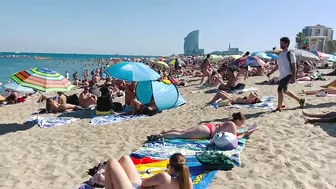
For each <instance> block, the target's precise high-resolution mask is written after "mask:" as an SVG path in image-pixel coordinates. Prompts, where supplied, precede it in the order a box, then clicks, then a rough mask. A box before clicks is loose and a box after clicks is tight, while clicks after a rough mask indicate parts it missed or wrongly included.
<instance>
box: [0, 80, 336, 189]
mask: <svg viewBox="0 0 336 189" xmlns="http://www.w3.org/2000/svg"><path fill="white" fill-rule="evenodd" d="M327 78H330V79H333V78H331V77H327ZM196 79H197V80H196ZM265 79H267V78H266V77H251V78H249V79H248V80H247V83H246V85H247V87H255V88H258V91H259V92H260V94H261V95H273V96H276V86H274V85H273V86H272V85H256V84H255V83H256V82H261V81H264V80H265ZM190 80H194V81H192V82H190V83H189V86H187V87H184V88H180V89H179V90H180V93H181V94H182V95H183V97H184V98H185V99H186V101H187V104H186V105H184V106H182V107H179V108H176V109H171V110H167V111H164V112H162V113H161V114H158V115H155V116H153V117H147V118H142V119H138V120H134V121H125V122H122V123H115V124H110V125H104V126H97V127H92V126H90V125H89V122H90V118H89V115H88V113H83V112H74V113H69V116H73V117H79V118H82V119H81V120H80V121H77V122H74V123H71V124H69V125H66V126H59V127H54V128H51V129H41V128H39V127H38V126H33V127H32V126H28V125H23V122H24V121H25V120H26V119H28V118H29V117H31V113H32V112H35V111H36V110H37V109H39V108H43V106H44V105H45V104H37V103H35V101H36V99H30V100H29V101H27V102H25V103H23V104H18V105H9V106H3V107H0V116H1V117H0V143H1V147H0V155H1V161H0V188H3V189H10V188H15V189H21V188H22V189H23V188H24V189H27V188H31V189H40V188H41V189H45V188H50V189H51V188H52V189H61V188H62V189H63V188H64V189H66V188H73V187H76V186H79V185H80V184H81V183H82V182H84V181H86V180H87V179H88V178H89V176H88V175H87V174H86V171H87V170H88V169H89V168H91V167H93V166H94V165H96V164H97V163H99V162H101V161H104V160H107V159H108V158H110V157H113V158H118V157H120V156H122V155H125V154H130V153H131V152H132V151H133V150H135V149H137V148H138V147H140V146H141V144H142V143H143V142H144V141H145V139H146V136H148V135H150V134H156V133H158V132H159V131H161V130H163V129H169V128H185V127H192V126H196V125H199V124H201V123H206V122H211V123H219V122H222V121H224V120H225V119H227V118H229V117H230V116H231V114H232V113H233V112H237V111H242V112H243V113H245V115H246V117H247V118H248V119H247V123H250V124H251V123H253V122H256V123H257V124H258V127H259V130H258V131H257V132H255V133H254V134H253V135H252V136H251V138H250V139H249V140H248V141H247V144H246V147H245V149H244V151H243V152H242V163H243V165H242V167H239V168H237V167H236V168H234V169H233V170H232V171H220V172H219V173H217V174H216V177H215V179H214V180H213V182H212V183H211V184H210V187H209V188H210V189H217V188H218V189H219V188H255V189H262V188H285V189H288V188H295V189H296V188H300V189H301V188H318V189H319V188H320V189H333V188H336V169H335V167H336V138H335V137H336V124H335V123H325V124H315V125H312V124H304V119H303V118H302V117H301V115H302V109H300V108H298V106H299V105H298V103H297V102H295V101H294V100H292V99H289V98H287V97H285V104H286V107H287V109H286V110H285V111H284V112H280V113H271V114H267V113H266V110H260V109H227V108H218V109H214V108H210V107H206V106H205V103H206V102H208V101H209V100H210V99H211V98H212V97H213V96H214V93H212V94H207V93H205V92H202V91H201V92H200V93H192V91H197V90H200V89H199V88H198V84H199V78H190ZM327 82H329V81H314V82H313V87H305V84H296V85H291V86H290V89H291V90H293V91H294V92H296V93H298V92H301V90H302V89H304V90H310V89H319V86H320V85H322V84H326V83H327ZM203 90H208V89H203ZM234 95H235V96H237V94H234ZM304 97H305V98H306V107H305V111H307V112H310V113H319V112H322V111H332V110H336V108H335V107H334V105H335V99H336V97H315V96H304ZM275 103H276V102H275ZM43 116H46V115H43ZM47 116H58V114H54V115H47Z"/></svg>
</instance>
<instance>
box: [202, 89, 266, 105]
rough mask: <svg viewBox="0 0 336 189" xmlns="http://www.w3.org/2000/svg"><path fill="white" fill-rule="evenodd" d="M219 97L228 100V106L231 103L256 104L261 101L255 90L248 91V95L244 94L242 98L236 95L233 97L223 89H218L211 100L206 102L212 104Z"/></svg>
mask: <svg viewBox="0 0 336 189" xmlns="http://www.w3.org/2000/svg"><path fill="white" fill-rule="evenodd" d="M219 99H223V100H225V99H227V100H229V103H228V105H229V106H230V105H232V104H256V103H260V102H261V97H260V96H259V94H258V93H256V92H254V93H250V95H249V96H248V97H246V96H245V97H243V98H241V97H238V98H236V99H235V98H233V97H232V96H231V95H230V94H228V93H226V92H225V91H220V92H218V93H217V94H216V95H215V96H214V98H213V99H212V100H210V102H208V104H213V103H215V102H216V101H217V100H219Z"/></svg>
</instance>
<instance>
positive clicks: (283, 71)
mask: <svg viewBox="0 0 336 189" xmlns="http://www.w3.org/2000/svg"><path fill="white" fill-rule="evenodd" d="M289 44H290V40H289V38H288V37H283V38H281V39H280V47H281V49H282V52H281V53H280V55H279V58H278V64H277V65H276V66H275V67H274V68H273V70H272V71H271V72H269V73H268V74H267V77H269V76H270V75H272V74H273V73H274V72H275V71H277V70H278V69H279V73H280V76H279V79H280V81H279V85H278V107H277V108H276V109H275V112H278V111H279V112H281V111H282V103H283V96H284V95H283V94H286V95H288V96H289V97H291V98H293V99H295V100H296V101H297V102H298V103H299V104H300V107H301V108H303V106H304V104H305V99H300V98H299V97H297V96H296V95H295V94H294V93H293V92H291V91H289V90H288V89H287V88H288V84H289V83H290V81H291V80H293V81H295V76H296V58H295V54H294V53H293V52H291V51H289V50H288V47H289Z"/></svg>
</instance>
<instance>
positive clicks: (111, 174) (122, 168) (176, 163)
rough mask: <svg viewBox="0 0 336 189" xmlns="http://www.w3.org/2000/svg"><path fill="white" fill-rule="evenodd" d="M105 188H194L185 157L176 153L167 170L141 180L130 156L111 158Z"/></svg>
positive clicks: (171, 158)
mask: <svg viewBox="0 0 336 189" xmlns="http://www.w3.org/2000/svg"><path fill="white" fill-rule="evenodd" d="M104 184H105V189H146V188H148V189H192V188H193V184H192V181H191V179H190V174H189V169H188V167H187V165H186V159H185V157H184V156H183V155H182V154H180V153H176V154H173V155H172V156H171V157H170V158H169V164H167V172H161V173H158V174H156V175H154V176H152V177H150V178H148V179H145V180H144V181H141V179H140V175H139V173H138V171H137V170H136V169H135V166H134V164H133V162H132V160H131V158H130V157H129V156H123V157H121V158H120V159H119V160H116V159H109V160H108V162H107V164H106V169H105V182H104Z"/></svg>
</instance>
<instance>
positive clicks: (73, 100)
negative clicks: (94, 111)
mask: <svg viewBox="0 0 336 189" xmlns="http://www.w3.org/2000/svg"><path fill="white" fill-rule="evenodd" d="M65 96H66V98H67V101H66V102H67V103H68V104H72V105H77V106H78V105H79V97H78V96H77V94H73V95H71V96H67V95H65Z"/></svg>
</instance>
